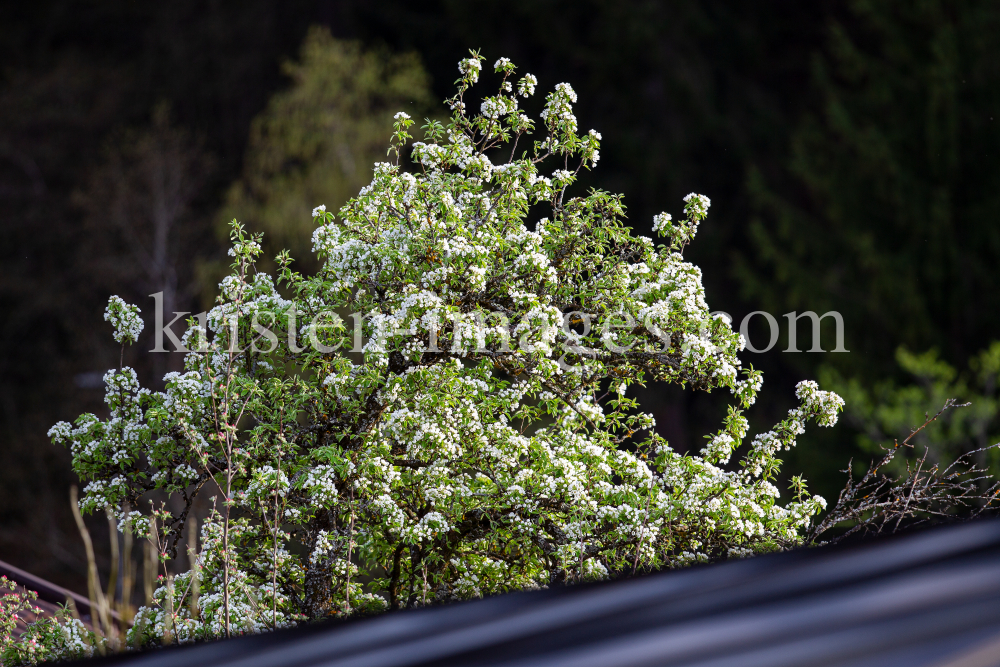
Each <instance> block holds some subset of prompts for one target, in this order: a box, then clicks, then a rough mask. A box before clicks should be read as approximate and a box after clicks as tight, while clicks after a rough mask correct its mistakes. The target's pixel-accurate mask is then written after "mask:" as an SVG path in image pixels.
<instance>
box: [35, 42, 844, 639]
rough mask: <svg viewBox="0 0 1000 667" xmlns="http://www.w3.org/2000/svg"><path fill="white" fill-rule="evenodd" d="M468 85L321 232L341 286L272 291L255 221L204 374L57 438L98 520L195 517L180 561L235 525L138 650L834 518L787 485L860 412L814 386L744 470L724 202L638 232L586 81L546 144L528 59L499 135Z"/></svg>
mask: <svg viewBox="0 0 1000 667" xmlns="http://www.w3.org/2000/svg"><path fill="white" fill-rule="evenodd" d="M459 69H460V71H461V79H460V80H459V82H458V90H457V93H456V95H455V96H454V97H452V98H451V99H450V100H448V104H449V106H450V108H451V110H452V115H451V119H450V121H449V122H448V123H447V124H442V123H439V122H436V121H428V122H427V124H426V125H425V126H424V127H423V140H422V141H418V142H415V143H411V135H410V130H411V128H412V126H413V121H412V120H411V119H410V118H409V117H408V116H407V115H406V114H404V113H399V114H397V115H396V118H395V125H394V133H393V135H392V141H391V148H390V153H391V154H393V155H394V159H393V161H392V162H388V163H382V164H377V165H375V169H374V177H373V179H372V181H371V184H370V185H368V186H367V187H365V188H363V189H362V190H361V192H360V193H359V194H358V196H357V197H355V198H354V199H352V200H351V201H350V202H348V203H347V204H346V205H345V206H344V207H343V208H342V209H341V210H340V211H339V212H338V213H337V214H334V213H333V212H332V211H327V210H325V208H324V207H323V206H320V207H318V208H317V209H316V210H314V211H313V216H314V218H315V222H316V231H315V233H314V235H313V245H314V251H315V252H316V253H317V255H318V258H319V260H320V261H321V263H322V268H321V270H320V271H319V272H318V273H317V274H316V275H314V276H303V275H300V274H298V273H296V272H295V271H294V270H293V269H292V262H291V259H290V258H289V257H288V255H287V253H284V254H282V255H281V256H280V257H279V266H280V269H279V273H278V275H277V276H271V275H268V274H266V273H263V272H258V271H257V270H256V269H255V259H256V258H257V257H258V256H259V254H260V237H259V236H254V235H250V234H248V233H246V232H245V231H244V230H243V228H242V227H241V226H240V225H239V224H236V223H234V225H233V231H232V240H233V247H232V250H231V251H230V254H231V255H232V256H233V258H234V259H233V264H232V273H231V274H230V275H229V276H227V277H226V278H225V279H224V280H223V281H222V283H221V285H220V288H221V295H220V296H219V298H218V305H217V306H216V307H215V308H214V309H213V310H212V311H211V312H210V313H209V314H208V317H207V320H206V322H205V324H206V327H205V328H202V327H201V326H200V325H198V324H197V322H195V321H192V326H191V327H190V328H189V330H188V333H187V334H186V337H185V339H184V340H185V344H186V345H187V346H188V348H189V349H190V350H191V351H190V352H189V353H188V354H187V356H186V361H185V371H184V372H182V373H171V374H168V375H167V376H166V378H165V380H166V389H165V390H164V391H162V392H151V391H148V390H146V389H141V388H140V387H139V384H138V382H137V379H136V374H135V373H134V371H132V370H131V369H129V368H120V369H118V370H113V371H109V373H108V374H107V376H106V378H105V381H106V385H107V395H106V400H107V403H108V406H109V408H110V411H111V416H110V418H109V419H100V418H98V417H96V416H94V415H89V414H88V415H83V416H82V417H80V418H79V419H77V421H76V422H75V424H73V425H70V424H67V423H65V422H61V423H59V424H57V425H56V426H54V427H53V428H52V430H51V436H52V438H53V440H54V441H55V442H57V443H62V444H65V445H67V446H68V447H69V448H70V449H71V451H72V454H73V462H74V467H75V470H76V471H77V473H78V474H79V475H80V476H81V478H82V479H84V480H85V481H86V482H87V486H86V488H85V496H84V497H83V499H82V500H81V501H80V505H81V508H82V509H83V510H85V511H94V510H96V509H99V508H104V507H106V506H109V507H111V508H113V511H115V512H117V516H118V518H119V520H120V522H121V526H122V528H128V529H130V530H134V531H136V532H138V533H146V532H149V531H150V528H151V526H150V516H151V515H150V514H149V513H145V514H142V513H139V512H138V511H130V512H128V513H126V512H125V510H124V508H125V507H126V506H129V507H132V508H136V507H140V506H141V503H142V501H143V498H144V496H147V494H150V493H151V492H154V491H160V492H163V493H167V494H170V495H172V496H174V497H175V498H176V499H177V502H176V503H175V504H173V505H170V507H177V508H181V509H179V510H175V511H170V510H169V508H168V506H166V505H164V506H161V507H160V508H159V509H157V510H156V512H155V516H156V517H157V520H156V521H155V522H153V526H152V532H153V533H154V536H155V539H156V540H157V541H158V542H161V544H164V545H166V546H165V547H164V548H163V549H162V553H163V557H164V558H170V557H176V555H177V553H176V552H177V541H178V538H179V536H180V535H181V531H182V528H183V526H184V524H185V521H186V520H187V518H188V514H189V512H190V509H191V507H192V503H193V502H194V499H195V498H196V497H197V496H198V495H212V496H215V497H216V499H217V506H218V511H216V512H213V514H212V515H211V516H210V517H209V520H208V521H207V522H205V524H204V525H203V528H202V540H201V545H200V547H199V548H198V550H197V553H196V565H195V567H194V568H192V570H191V571H189V572H188V573H186V574H183V575H179V576H178V577H177V578H176V579H173V578H171V579H170V581H169V586H168V585H164V586H162V587H160V588H159V589H158V590H157V591H156V593H155V595H154V598H155V600H156V605H154V606H152V607H149V608H144V609H142V610H140V612H139V614H138V616H137V620H136V625H135V627H134V628H133V630H132V637H131V641H132V643H133V644H135V643H144V642H147V641H153V640H155V639H156V638H158V637H161V636H162V635H163V634H164V633H165V632H168V633H175V635H176V636H177V637H178V638H179V639H181V640H184V639H190V638H199V637H209V636H218V635H223V634H229V633H235V632H247V631H256V630H260V629H264V628H269V627H278V626H282V625H287V624H290V623H294V622H297V621H299V620H303V619H317V618H323V617H327V616H331V615H345V614H352V613H358V612H368V611H375V610H380V609H384V608H400V607H412V606H418V605H423V604H429V603H432V602H438V601H444V600H452V599H464V598H472V597H478V596H481V595H486V594H491V593H497V592H502V591H507V590H513V589H524V588H532V587H539V586H546V585H552V584H558V583H563V582H575V581H582V580H592V579H601V578H605V577H608V576H612V575H616V574H622V573H632V572H636V571H642V570H649V569H653V568H661V567H665V566H677V565H683V564H687V563H691V562H696V561H706V560H710V559H717V558H725V557H731V556H743V555H747V554H751V553H756V552H762V551H770V550H775V549H779V548H784V547H787V546H791V545H795V544H798V543H799V542H800V540H801V535H802V532H803V531H804V530H805V529H806V528H807V527H808V525H809V524H810V520H811V517H812V516H814V515H815V514H816V513H817V512H819V511H820V510H821V509H822V508H823V507H824V501H823V499H822V498H819V497H815V496H814V497H810V496H808V495H807V494H806V492H805V485H804V483H803V482H802V481H801V480H800V479H796V480H795V483H794V484H793V489H792V491H791V494H790V497H788V498H786V499H784V500H781V499H780V493H779V490H778V489H777V488H776V487H775V486H774V484H773V482H774V480H775V478H776V476H777V474H778V470H779V466H780V460H779V459H778V458H777V456H778V452H779V451H780V450H781V449H787V448H789V447H791V446H792V445H793V444H794V442H795V437H796V436H797V435H798V434H800V433H802V432H803V430H804V427H805V424H806V422H808V421H810V420H814V421H816V422H817V423H818V424H819V425H822V426H832V425H833V424H834V423H835V422H836V420H837V414H838V411H839V410H840V409H841V407H842V403H843V402H842V401H841V399H840V398H839V397H838V396H836V395H835V394H831V393H828V392H823V391H820V390H819V389H818V387H817V385H816V384H815V383H813V382H802V383H800V384H799V386H798V387H797V390H796V395H797V397H798V399H799V407H797V408H795V409H794V410H792V411H791V412H790V413H789V415H788V417H787V418H786V419H785V420H784V421H782V422H781V423H779V424H778V425H777V426H775V427H774V429H772V430H771V431H768V432H766V433H763V434H760V435H757V436H756V437H755V438H753V440H752V442H750V443H749V444H748V446H747V447H745V448H744V449H742V450H741V451H742V454H741V455H740V457H739V460H738V465H737V464H733V465H728V466H726V464H728V463H729V462H730V459H731V457H733V455H734V453H735V452H736V450H737V448H740V446H741V444H742V443H743V441H744V438H745V437H746V433H747V420H746V418H745V417H744V416H743V411H744V410H745V409H746V408H747V407H749V406H750V405H751V404H752V403H753V402H754V399H755V396H756V394H757V392H758V390H759V389H760V386H761V375H760V373H759V372H758V371H755V370H753V369H744V368H742V366H741V363H740V360H739V358H738V354H739V352H740V351H741V350H742V349H743V344H744V341H743V340H742V339H741V336H740V335H739V334H738V333H736V332H734V331H733V330H732V329H731V327H730V325H729V323H728V322H727V321H726V320H724V319H722V318H720V317H718V316H712V315H711V314H710V311H709V308H708V305H707V304H706V302H705V298H704V290H703V288H702V284H701V271H700V270H699V269H698V267H696V266H694V265H693V264H691V263H690V262H687V261H685V259H684V257H683V250H684V248H685V246H686V245H687V244H688V243H689V242H690V241H691V240H692V239H693V238H694V236H695V232H696V231H697V227H698V224H699V222H700V221H701V220H703V219H704V218H705V217H706V215H707V211H708V208H709V203H710V202H709V200H708V198H707V197H704V196H701V195H696V194H691V195H688V196H687V197H686V198H685V206H684V216H683V218H682V219H680V220H674V219H672V217H671V216H670V215H668V214H665V213H664V214H661V215H659V216H657V217H656V219H655V230H656V232H657V233H658V234H659V236H660V242H659V243H658V242H654V241H653V240H651V239H649V238H645V237H639V236H634V235H633V234H632V233H631V231H630V229H629V228H628V227H627V226H626V225H625V223H624V221H623V218H624V206H623V204H622V200H621V197H620V196H619V195H614V194H609V193H607V192H602V191H599V190H592V191H590V192H588V193H586V194H572V193H574V192H576V190H575V189H574V183H575V181H576V180H577V178H578V176H579V174H580V171H581V170H582V169H591V168H592V167H593V166H594V165H596V163H597V162H598V159H599V148H600V141H601V136H600V134H599V133H597V132H595V131H593V130H591V131H589V132H586V133H583V132H580V131H579V130H578V127H577V119H576V117H575V116H574V114H573V104H574V103H575V102H576V94H575V92H574V91H573V89H572V87H570V85H569V84H565V83H563V84H559V85H558V86H556V88H555V89H554V91H553V92H551V93H549V95H548V96H547V98H546V100H545V104H544V110H543V111H542V113H541V117H540V119H538V121H535V120H532V119H530V118H529V117H528V116H527V115H525V114H524V113H523V112H522V111H521V110H520V108H519V102H520V99H521V98H527V97H530V96H531V95H533V94H534V92H535V87H536V85H537V81H536V79H535V77H533V76H531V75H530V74H527V75H524V76H522V77H518V76H516V75H515V67H514V65H513V64H512V63H511V62H510V61H509V60H507V59H505V58H501V59H500V60H498V61H497V62H496V63H495V65H494V69H495V71H496V72H497V73H498V77H497V78H498V79H500V81H501V83H500V89H499V92H498V93H497V94H496V95H493V96H486V97H483V98H482V100H481V103H480V105H479V112H478V113H473V112H471V111H470V109H469V106H471V105H472V101H471V99H470V98H471V95H472V94H471V93H470V89H471V88H472V87H473V85H474V84H476V83H477V81H478V79H479V75H480V72H481V69H482V58H481V57H480V56H479V55H478V54H476V53H473V54H472V56H471V57H470V58H467V59H465V60H463V61H461V63H460V65H459ZM407 155H408V156H409V157H410V158H412V165H407V164H405V162H406V161H405V160H403V157H404V156H407ZM108 317H109V318H110V319H111V320H112V321H113V323H114V324H115V327H116V337H118V339H119V340H121V341H122V342H123V343H127V342H131V341H134V340H135V338H136V337H137V335H138V330H139V328H141V320H140V319H139V317H138V313H137V311H135V310H132V309H130V307H128V306H127V305H126V304H124V303H118V302H115V301H114V299H113V300H112V304H111V305H109V315H108ZM649 382H668V383H678V384H681V385H683V386H690V387H691V388H693V389H697V390H704V391H712V390H728V391H729V392H731V394H732V396H733V401H732V405H731V406H730V408H729V411H728V414H727V416H726V417H725V419H724V421H723V424H722V425H721V428H720V429H719V430H718V432H717V433H715V434H711V435H710V437H709V438H708V442H707V444H706V446H705V447H704V449H702V450H701V451H700V452H699V453H692V454H682V453H680V452H677V451H675V450H674V449H672V448H671V447H670V445H669V443H667V442H666V441H665V440H664V439H663V438H662V437H660V436H659V435H657V434H656V432H655V430H654V428H653V427H654V420H653V418H652V416H650V415H648V414H645V413H643V412H642V411H641V409H640V407H641V406H639V405H638V404H637V402H636V400H634V399H633V398H630V397H629V387H630V386H632V385H643V384H646V383H649ZM723 466H726V467H723ZM199 589H200V592H201V593H200V596H198V597H197V600H196V601H194V603H193V604H192V601H193V598H194V595H195V594H197V591H198V590H199Z"/></svg>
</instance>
